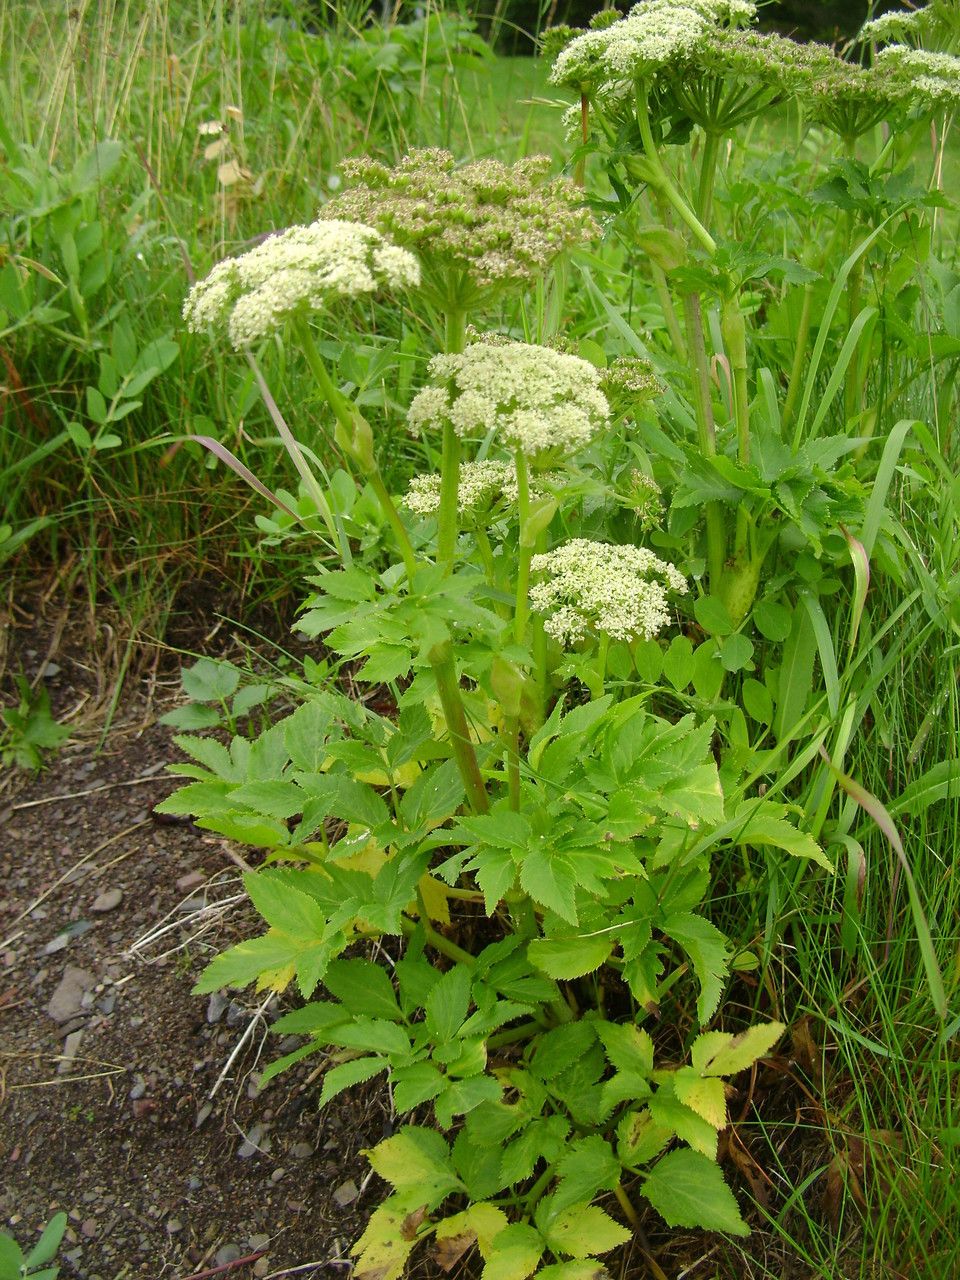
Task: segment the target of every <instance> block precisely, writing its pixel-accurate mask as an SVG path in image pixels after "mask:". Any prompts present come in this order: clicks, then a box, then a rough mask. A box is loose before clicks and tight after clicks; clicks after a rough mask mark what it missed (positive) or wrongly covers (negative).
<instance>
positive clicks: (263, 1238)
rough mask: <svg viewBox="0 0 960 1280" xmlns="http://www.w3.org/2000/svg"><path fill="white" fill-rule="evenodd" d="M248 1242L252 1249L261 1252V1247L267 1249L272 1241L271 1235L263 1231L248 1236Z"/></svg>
mask: <svg viewBox="0 0 960 1280" xmlns="http://www.w3.org/2000/svg"><path fill="white" fill-rule="evenodd" d="M248 1243H249V1245H250V1248H251V1250H252V1251H253V1252H254V1253H257V1252H259V1250H260V1249H266V1247H267V1245H268V1244H269V1243H270V1237H269V1236H268V1235H267V1234H266V1232H263V1233H262V1234H258V1235H255V1236H250V1237H249V1238H248Z"/></svg>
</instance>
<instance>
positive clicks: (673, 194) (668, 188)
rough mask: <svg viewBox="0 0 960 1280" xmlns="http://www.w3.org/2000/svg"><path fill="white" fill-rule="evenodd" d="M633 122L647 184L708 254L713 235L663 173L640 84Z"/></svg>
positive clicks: (713, 243) (711, 250)
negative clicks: (641, 149)
mask: <svg viewBox="0 0 960 1280" xmlns="http://www.w3.org/2000/svg"><path fill="white" fill-rule="evenodd" d="M637 124H638V126H639V128H640V137H641V139H642V141H643V150H644V154H645V156H646V159H647V161H648V164H649V169H650V175H649V176H650V185H651V186H653V187H655V188H656V190H657V191H659V192H660V194H661V195H662V196H663V197H664V199H665V200H666V201H667V203H668V204H669V205H670V206H671V207H672V208H673V209H674V210H675V212H676V214H677V217H678V218H679V219H680V221H681V222H683V223H684V224H685V225H686V226H687V227H688V228H689V229H690V231H691V232H692V233H693V235H694V238H695V239H696V240H698V241H699V242H700V244H701V245H702V246H703V248H704V249H706V251H707V253H709V254H710V255H711V257H712V256H713V254H715V253H716V251H717V242H716V240H714V238H713V236H712V235H711V234H710V232H709V231H708V230H707V228H706V227H705V226H704V225H703V223H702V222H701V221H700V219H699V218H698V217H697V215H696V214H695V213H694V212H693V210H692V209H691V208H690V206H689V205H688V204H687V202H686V200H684V198H683V196H682V195H681V194H680V192H679V191H678V190H677V188H676V185H675V184H674V181H673V179H672V178H671V177H670V175H669V173H667V171H666V169H665V168H664V165H663V161H662V160H661V159H660V152H659V151H658V149H657V144H656V142H654V139H653V130H652V129H651V127H650V112H649V109H648V107H647V94H646V89H645V88H641V89H640V91H639V93H638V94H637Z"/></svg>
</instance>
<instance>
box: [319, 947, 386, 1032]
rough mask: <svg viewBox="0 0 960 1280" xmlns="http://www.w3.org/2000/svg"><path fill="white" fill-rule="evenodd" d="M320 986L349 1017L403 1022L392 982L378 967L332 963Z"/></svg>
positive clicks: (363, 962) (360, 962)
mask: <svg viewBox="0 0 960 1280" xmlns="http://www.w3.org/2000/svg"><path fill="white" fill-rule="evenodd" d="M323 983H324V986H325V987H326V988H327V990H328V991H329V992H331V994H332V995H335V996H336V997H337V999H338V1000H341V1001H342V1002H343V1003H344V1004H345V1005H346V1006H347V1007H348V1008H349V1009H350V1012H351V1013H359V1014H365V1015H366V1016H367V1017H370V1018H386V1019H388V1020H389V1021H391V1022H400V1021H401V1020H402V1018H403V1015H402V1014H401V1012H400V1006H399V1005H398V1004H397V997H396V995H395V993H394V990H393V984H392V982H391V981H390V979H389V977H388V976H387V974H386V972H385V971H384V970H383V969H382V968H381V967H380V965H378V964H373V963H372V962H371V961H370V960H334V961H333V962H332V963H331V965H330V967H329V968H328V969H327V973H326V976H325V977H324V980H323Z"/></svg>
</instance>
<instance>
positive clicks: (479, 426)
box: [407, 338, 610, 459]
mask: <svg viewBox="0 0 960 1280" xmlns="http://www.w3.org/2000/svg"><path fill="white" fill-rule="evenodd" d="M430 376H431V379H432V382H431V383H430V384H429V385H428V386H426V387H424V388H423V390H422V391H420V392H419V394H418V395H417V396H415V398H414V400H413V402H412V403H411V405H410V409H409V412H408V414H407V421H408V423H409V426H410V429H411V430H412V431H414V432H415V433H419V432H420V431H421V430H422V429H423V428H424V427H438V426H441V425H442V424H443V423H444V422H450V423H452V424H453V428H454V430H455V431H456V433H457V435H458V436H461V437H474V438H477V437H482V436H484V435H485V434H486V433H487V432H491V431H492V432H494V433H495V434H496V436H497V438H498V440H499V441H500V442H501V443H502V444H505V445H508V446H510V447H512V448H514V449H516V450H518V451H519V452H520V453H522V454H523V455H524V456H525V457H527V458H536V459H540V458H543V457H545V456H549V455H551V454H557V453H559V454H568V453H571V452H573V451H574V450H576V449H579V448H581V447H582V446H583V445H585V444H586V443H587V442H588V441H589V440H590V439H591V438H592V437H593V436H594V435H596V433H597V432H598V431H599V430H600V429H601V428H602V427H603V426H605V425H606V422H607V419H608V416H609V411H610V410H609V405H608V403H607V398H606V396H605V395H604V394H603V392H602V391H601V390H600V380H601V374H600V371H599V370H597V369H596V368H595V367H594V366H593V365H592V364H590V363H588V361H586V360H581V359H580V357H579V356H573V355H567V354H566V353H564V352H560V351H554V350H552V349H551V348H549V347H538V346H532V345H530V344H529V343H525V342H507V341H503V340H496V339H490V338H488V339H485V340H480V341H478V342H473V343H471V344H470V346H468V347H467V348H466V349H465V350H464V351H463V352H461V353H459V354H444V355H439V356H434V358H433V359H432V360H431V361H430Z"/></svg>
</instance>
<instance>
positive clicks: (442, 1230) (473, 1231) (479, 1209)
mask: <svg viewBox="0 0 960 1280" xmlns="http://www.w3.org/2000/svg"><path fill="white" fill-rule="evenodd" d="M509 1225H510V1223H509V1221H508V1219H507V1215H506V1214H505V1213H504V1212H503V1210H502V1209H498V1208H497V1207H496V1205H493V1204H486V1203H481V1204H472V1205H471V1206H470V1208H469V1209H465V1210H464V1211H463V1213H455V1214H454V1215H453V1217H451V1218H444V1220H443V1221H442V1222H438V1223H437V1230H436V1239H437V1240H457V1239H458V1237H459V1238H460V1239H462V1238H463V1237H468V1239H469V1243H472V1242H473V1241H474V1240H475V1241H476V1242H477V1248H478V1249H479V1250H480V1256H481V1257H482V1258H489V1257H490V1255H491V1254H492V1252H493V1242H494V1240H495V1239H496V1238H497V1236H498V1235H500V1233H501V1232H502V1231H503V1230H504V1229H505V1228H506V1227H508V1226H509ZM467 1247H469V1244H468V1245H467ZM463 1251H464V1250H461V1252H463ZM458 1256H459V1255H458Z"/></svg>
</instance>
